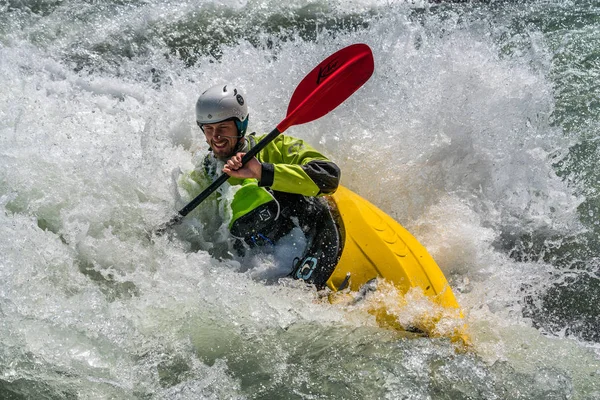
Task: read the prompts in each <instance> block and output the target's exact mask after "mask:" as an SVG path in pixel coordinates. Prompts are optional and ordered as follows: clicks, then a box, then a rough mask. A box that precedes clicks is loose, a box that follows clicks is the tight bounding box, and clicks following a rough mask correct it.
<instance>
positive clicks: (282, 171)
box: [258, 135, 340, 196]
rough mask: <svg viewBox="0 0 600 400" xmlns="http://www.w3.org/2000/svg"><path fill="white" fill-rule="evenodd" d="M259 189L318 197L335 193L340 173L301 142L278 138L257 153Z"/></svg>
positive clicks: (289, 138) (283, 136)
mask: <svg viewBox="0 0 600 400" xmlns="http://www.w3.org/2000/svg"><path fill="white" fill-rule="evenodd" d="M258 160H259V161H260V162H261V163H262V178H261V180H260V182H259V185H260V186H268V187H270V188H271V189H273V190H277V191H280V192H287V193H297V194H302V195H304V196H320V195H325V194H332V193H334V192H335V190H336V189H337V187H338V185H339V181H340V169H339V168H338V166H337V165H336V164H335V163H333V162H332V161H330V160H329V159H328V158H327V157H325V156H324V155H322V154H321V153H319V152H318V151H317V150H315V149H314V148H313V147H311V146H310V145H308V144H306V143H305V142H304V141H303V140H300V139H296V138H293V137H290V136H285V135H279V136H278V137H277V138H275V140H273V142H271V143H269V145H267V147H265V149H264V150H262V151H261V152H260V153H259V156H258Z"/></svg>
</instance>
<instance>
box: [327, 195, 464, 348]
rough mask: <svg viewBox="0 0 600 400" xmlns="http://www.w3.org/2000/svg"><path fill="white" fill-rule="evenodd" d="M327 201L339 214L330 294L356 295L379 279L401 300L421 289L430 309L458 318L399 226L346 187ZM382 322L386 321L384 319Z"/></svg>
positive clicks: (430, 263) (430, 264) (448, 295)
mask: <svg viewBox="0 0 600 400" xmlns="http://www.w3.org/2000/svg"><path fill="white" fill-rule="evenodd" d="M329 201H331V202H333V203H334V204H335V207H331V208H332V209H334V210H337V212H338V213H339V218H338V221H339V225H340V226H339V228H340V232H341V236H342V237H341V242H342V243H343V250H342V252H341V256H340V258H339V261H338V263H337V265H336V267H335V269H334V270H333V273H332V274H331V275H330V277H329V279H328V280H327V286H328V287H329V289H331V290H332V291H333V292H338V291H341V290H345V289H349V290H350V291H351V292H355V291H359V290H360V289H361V288H362V287H364V285H366V284H367V283H368V282H370V281H372V280H374V279H378V280H383V281H385V282H386V283H388V284H390V283H391V284H392V285H393V286H394V287H395V288H396V290H397V291H398V292H399V293H400V294H401V295H405V294H406V293H407V292H408V291H409V290H411V289H413V288H417V289H420V290H422V292H423V293H424V295H425V296H427V298H429V299H430V300H431V301H433V302H434V303H435V304H437V305H439V306H441V307H442V308H444V309H449V310H451V311H452V310H453V311H455V312H454V315H456V316H457V317H458V318H462V313H461V312H460V307H459V305H458V302H457V301H456V298H455V296H454V293H453V292H452V289H451V287H450V285H449V284H448V281H447V280H446V277H445V276H444V274H443V272H442V271H441V269H440V268H439V266H438V265H437V264H436V262H435V261H434V259H433V258H432V257H431V255H430V254H429V253H428V252H427V250H426V249H425V247H423V245H421V244H420V243H419V242H418V241H417V239H415V238H414V236H413V235H411V234H410V233H409V232H408V231H407V230H406V229H405V228H404V227H402V226H401V225H400V224H399V223H398V222H396V221H395V220H394V219H393V218H392V217H390V216H389V215H387V214H386V213H384V212H383V211H381V210H380V209H379V208H377V207H376V206H375V205H373V204H372V203H370V202H369V201H367V200H365V199H363V198H362V197H360V196H359V195H357V194H356V193H354V192H352V191H351V190H350V189H348V188H345V187H342V186H340V187H339V188H338V190H337V191H336V193H335V194H333V195H331V196H329ZM379 314H380V316H381V315H382V313H381V311H379ZM383 314H385V313H383ZM385 318H388V319H389V315H388V316H384V319H385ZM436 318H437V317H436ZM378 320H379V318H378ZM428 325H431V324H429V323H428ZM459 336H462V334H460V335H459ZM461 339H464V336H462V337H461Z"/></svg>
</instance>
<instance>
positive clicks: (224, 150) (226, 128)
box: [201, 120, 239, 160]
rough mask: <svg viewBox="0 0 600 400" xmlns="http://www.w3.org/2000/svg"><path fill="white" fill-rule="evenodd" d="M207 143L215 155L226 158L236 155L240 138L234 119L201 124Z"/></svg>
mask: <svg viewBox="0 0 600 400" xmlns="http://www.w3.org/2000/svg"><path fill="white" fill-rule="evenodd" d="M201 128H202V131H203V132H204V136H205V137H206V143H208V144H209V146H210V148H211V149H212V151H213V153H214V154H215V157H217V158H219V159H221V160H226V159H228V158H230V157H231V156H233V155H234V153H235V146H236V145H237V142H238V140H239V137H238V131H237V127H236V126H235V122H234V121H231V120H229V121H222V122H217V123H215V124H203V125H202V126H201Z"/></svg>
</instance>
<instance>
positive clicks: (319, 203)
mask: <svg viewBox="0 0 600 400" xmlns="http://www.w3.org/2000/svg"><path fill="white" fill-rule="evenodd" d="M248 117H249V116H248V106H247V104H246V99H245V98H244V95H243V94H242V92H241V91H240V90H239V89H238V88H236V87H235V86H233V85H217V86H213V87H211V88H209V89H208V90H206V91H205V92H204V93H202V94H201V95H200V97H199V98H198V101H197V102H196V122H197V124H198V126H199V127H200V129H201V130H202V132H203V133H204V136H205V138H206V142H207V143H208V145H209V146H210V149H209V151H210V152H209V154H208V155H206V157H205V158H204V160H203V163H202V166H201V168H200V169H196V170H195V171H194V173H193V174H192V176H191V177H192V179H194V180H195V181H196V182H198V183H199V184H200V185H202V183H204V182H202V183H201V181H206V179H203V178H206V177H207V178H209V180H211V181H212V180H214V179H215V178H216V177H217V175H218V174H219V172H220V171H222V172H225V173H226V174H228V175H229V176H230V178H229V179H228V183H229V184H231V185H240V188H239V189H238V190H237V191H236V192H235V194H234V197H233V200H232V201H231V205H230V206H231V220H230V222H229V231H230V233H231V235H232V236H234V237H235V238H236V242H235V246H234V247H235V249H236V251H237V252H238V254H240V255H243V254H244V253H245V250H246V249H248V248H253V247H257V246H264V245H274V244H276V243H277V242H278V241H279V239H281V238H282V237H284V236H285V235H287V234H288V233H290V232H291V230H292V229H293V228H294V227H296V226H297V227H299V228H300V229H302V232H303V233H304V234H305V235H306V236H307V241H308V245H307V250H306V252H305V253H304V257H302V258H301V259H298V260H297V261H296V262H295V265H294V266H293V271H292V276H293V277H295V278H299V279H304V280H306V281H308V282H310V283H315V284H316V285H317V286H320V287H323V286H324V285H325V281H326V280H327V278H328V277H329V275H330V274H331V272H332V271H333V268H334V267H335V264H336V263H337V257H338V256H339V254H338V253H339V248H338V247H339V240H337V235H338V234H337V230H336V228H335V226H333V225H334V224H333V222H332V221H333V218H332V217H331V214H330V210H329V208H328V206H327V202H326V201H324V200H323V199H322V198H321V197H322V196H324V195H329V194H333V193H334V192H335V190H336V189H337V187H338V184H339V181H340V169H339V168H338V166H337V165H336V164H335V163H333V162H332V161H330V160H329V159H328V158H327V157H325V156H324V155H322V154H321V153H319V152H318V151H317V150H315V149H314V148H313V147H311V146H309V145H308V144H306V143H305V142H304V141H302V140H300V139H296V138H293V137H290V136H284V135H279V136H278V137H277V138H275V139H274V140H273V141H272V142H270V143H269V144H268V145H267V146H266V147H265V148H264V149H263V150H261V151H260V152H259V153H258V154H257V156H256V157H255V158H252V159H251V160H250V161H248V163H246V164H245V165H242V162H241V159H242V157H243V155H244V154H245V153H246V152H247V151H249V150H250V149H251V148H252V147H253V146H255V145H256V143H258V142H259V141H260V140H261V139H262V138H263V137H264V136H256V135H255V134H254V133H251V134H248V135H246V131H247V128H248V119H249V118H248ZM325 220H327V221H328V222H325ZM334 230H335V232H333V231H334ZM333 236H335V238H333Z"/></svg>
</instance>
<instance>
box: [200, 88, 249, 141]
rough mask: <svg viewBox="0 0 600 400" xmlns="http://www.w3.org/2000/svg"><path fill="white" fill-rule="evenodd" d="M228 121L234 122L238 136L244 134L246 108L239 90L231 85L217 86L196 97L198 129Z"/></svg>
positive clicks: (246, 126)
mask: <svg viewBox="0 0 600 400" xmlns="http://www.w3.org/2000/svg"><path fill="white" fill-rule="evenodd" d="M228 119H231V120H234V121H235V124H236V126H237V129H238V134H239V135H240V136H244V134H246V129H247V128H248V106H247V105H246V100H245V99H244V95H243V94H242V92H241V91H240V90H238V89H237V88H235V87H234V86H233V85H217V86H213V87H211V88H210V89H207V90H206V91H205V92H204V93H202V94H201V95H200V97H198V101H197V102H196V122H197V123H198V126H200V128H202V125H204V124H215V123H217V122H221V121H225V120H228Z"/></svg>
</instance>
